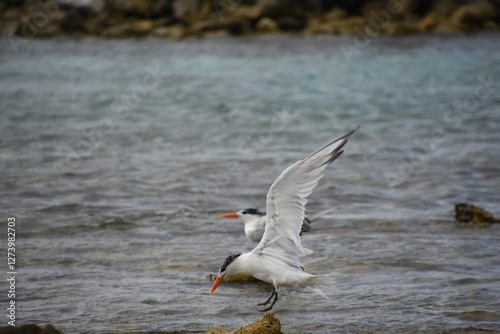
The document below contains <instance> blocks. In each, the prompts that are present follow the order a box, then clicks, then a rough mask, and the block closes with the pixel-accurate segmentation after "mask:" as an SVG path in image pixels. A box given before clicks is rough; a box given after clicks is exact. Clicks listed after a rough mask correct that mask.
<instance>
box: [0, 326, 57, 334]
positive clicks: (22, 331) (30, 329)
mask: <svg viewBox="0 0 500 334" xmlns="http://www.w3.org/2000/svg"><path fill="white" fill-rule="evenodd" d="M0 334H63V332H61V331H59V330H57V329H56V328H55V327H54V326H52V325H50V324H49V325H46V326H45V327H43V328H42V327H40V326H38V325H34V324H26V325H22V326H19V327H12V326H7V327H0Z"/></svg>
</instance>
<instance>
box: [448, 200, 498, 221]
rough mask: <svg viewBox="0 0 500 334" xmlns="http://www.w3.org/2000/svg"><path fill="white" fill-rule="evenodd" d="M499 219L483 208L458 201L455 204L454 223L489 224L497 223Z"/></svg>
mask: <svg viewBox="0 0 500 334" xmlns="http://www.w3.org/2000/svg"><path fill="white" fill-rule="evenodd" d="M499 222H500V220H498V219H495V218H493V215H492V214H491V213H490V212H488V211H486V210H485V209H483V208H479V207H477V206H474V205H471V204H466V203H459V204H455V223H457V224H460V225H473V226H489V225H490V224H491V223H499Z"/></svg>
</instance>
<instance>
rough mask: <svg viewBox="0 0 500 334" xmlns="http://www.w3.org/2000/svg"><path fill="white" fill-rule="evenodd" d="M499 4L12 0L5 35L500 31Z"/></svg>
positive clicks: (447, 0) (1, 21)
mask: <svg viewBox="0 0 500 334" xmlns="http://www.w3.org/2000/svg"><path fill="white" fill-rule="evenodd" d="M499 27H500V0H489V1H488V0H471V1H466V0H439V1H424V0H376V1H367V0H5V1H2V2H1V3H0V34H2V35H5V36H10V37H11V38H14V39H15V41H17V42H20V41H22V40H23V39H31V38H34V37H46V36H60V35H66V36H75V37H79V36H102V37H108V38H120V37H143V36H155V37H170V38H187V37H197V36H206V35H223V36H224V35H244V34H245V35H246V34H263V33H278V32H286V33H304V34H352V35H359V36H361V37H374V36H377V35H380V34H394V35H404V34H415V33H456V32H467V33H470V32H477V31H481V30H497V29H499Z"/></svg>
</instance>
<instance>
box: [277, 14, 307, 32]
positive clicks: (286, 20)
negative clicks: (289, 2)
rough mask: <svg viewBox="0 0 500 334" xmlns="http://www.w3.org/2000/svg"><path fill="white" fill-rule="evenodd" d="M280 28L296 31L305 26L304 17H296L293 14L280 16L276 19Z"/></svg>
mask: <svg viewBox="0 0 500 334" xmlns="http://www.w3.org/2000/svg"><path fill="white" fill-rule="evenodd" d="M276 22H277V23H278V26H279V28H280V29H282V30H293V31H298V30H301V29H303V28H304V27H305V26H306V20H305V18H298V17H294V16H287V17H282V18H280V19H278V20H277V21H276Z"/></svg>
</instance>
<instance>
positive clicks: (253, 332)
mask: <svg viewBox="0 0 500 334" xmlns="http://www.w3.org/2000/svg"><path fill="white" fill-rule="evenodd" d="M230 333H234V334H282V332H281V322H280V320H279V319H278V318H277V317H276V316H275V315H274V313H272V312H267V313H266V314H264V316H262V318H260V319H259V320H257V321H256V322H254V323H253V324H249V325H247V326H245V327H241V328H240V329H238V330H236V331H234V332H232V331H231V330H230V329H228V328H224V327H220V326H214V327H211V328H210V329H209V330H208V331H206V332H205V334H230Z"/></svg>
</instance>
